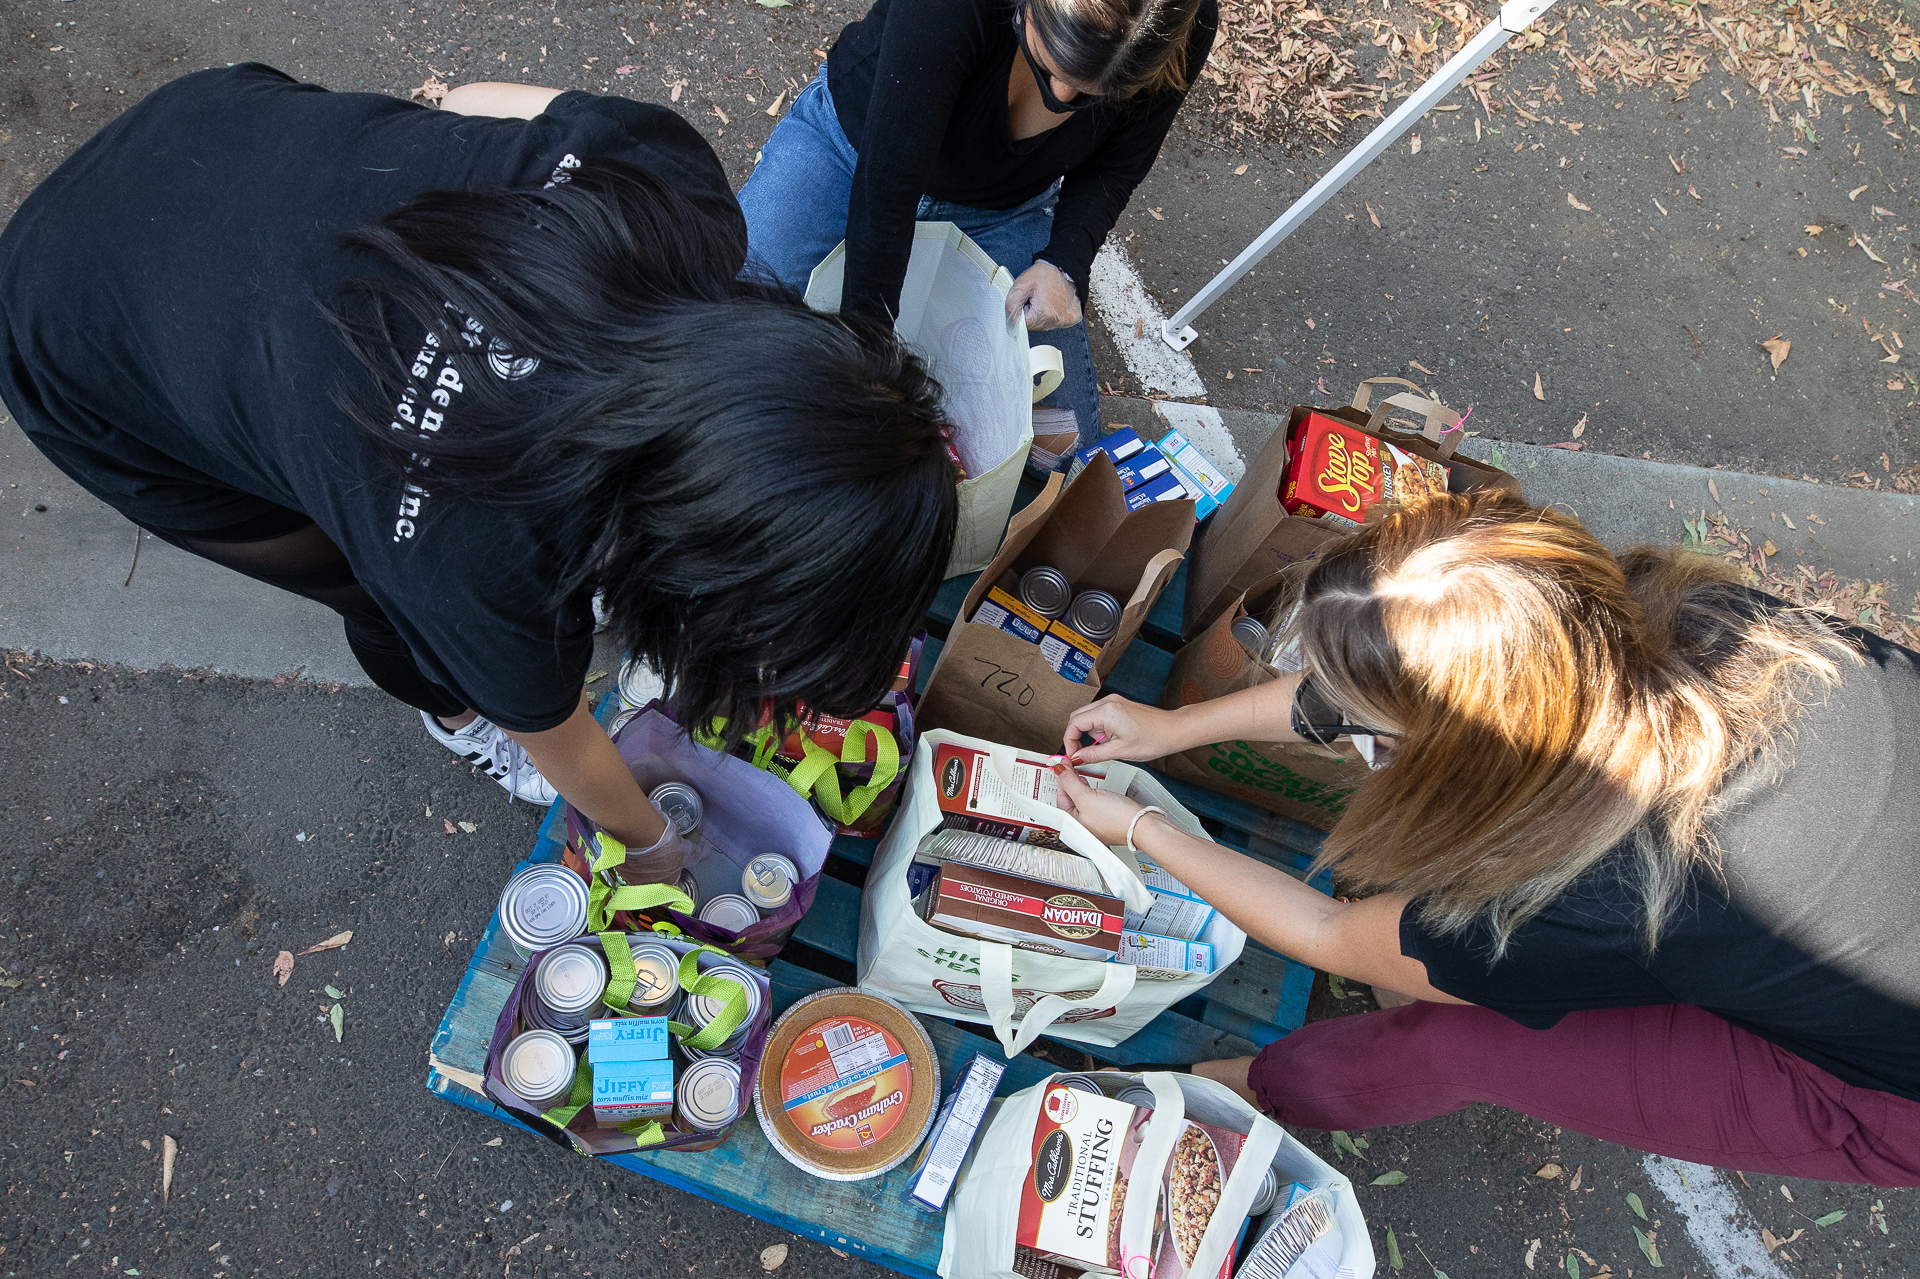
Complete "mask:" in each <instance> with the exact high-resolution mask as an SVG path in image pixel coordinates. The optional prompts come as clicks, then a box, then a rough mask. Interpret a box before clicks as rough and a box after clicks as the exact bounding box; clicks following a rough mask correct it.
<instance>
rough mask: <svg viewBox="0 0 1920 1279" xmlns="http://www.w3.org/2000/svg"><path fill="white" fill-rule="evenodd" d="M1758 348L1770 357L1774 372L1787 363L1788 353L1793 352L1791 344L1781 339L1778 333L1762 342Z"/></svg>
mask: <svg viewBox="0 0 1920 1279" xmlns="http://www.w3.org/2000/svg"><path fill="white" fill-rule="evenodd" d="M1760 346H1761V348H1762V349H1763V350H1765V351H1766V353H1767V354H1768V355H1769V356H1771V357H1772V359H1773V367H1774V369H1775V371H1776V372H1777V371H1778V370H1779V368H1780V366H1781V365H1782V364H1785V363H1786V362H1787V354H1788V352H1790V351H1792V350H1793V343H1791V342H1789V341H1787V340H1786V339H1785V338H1783V337H1781V336H1780V335H1779V334H1778V333H1776V334H1774V335H1773V336H1772V337H1770V338H1768V339H1767V340H1766V341H1764V342H1762V343H1761V344H1760Z"/></svg>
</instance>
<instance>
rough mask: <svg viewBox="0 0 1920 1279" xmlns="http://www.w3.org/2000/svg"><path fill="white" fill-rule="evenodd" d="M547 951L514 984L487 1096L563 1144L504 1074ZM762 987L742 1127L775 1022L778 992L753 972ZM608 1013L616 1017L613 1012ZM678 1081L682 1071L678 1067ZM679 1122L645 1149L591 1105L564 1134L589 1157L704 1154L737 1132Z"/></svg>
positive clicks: (680, 945) (646, 940)
mask: <svg viewBox="0 0 1920 1279" xmlns="http://www.w3.org/2000/svg"><path fill="white" fill-rule="evenodd" d="M573 940H574V941H575V942H579V943H581V944H583V945H587V946H592V947H593V948H594V949H596V950H598V949H600V939H599V938H598V937H597V936H595V935H594V934H592V933H588V934H587V935H586V936H584V937H576V938H574V939H573ZM627 942H628V944H629V945H633V946H640V945H651V944H660V945H664V946H666V947H667V948H668V949H670V950H672V951H674V952H675V953H677V954H682V955H684V954H685V953H686V952H687V951H689V950H692V949H693V943H691V942H686V941H682V940H681V939H679V938H677V937H658V936H655V935H654V934H652V933H632V934H629V935H628V937H627ZM546 953H547V952H546V951H544V950H543V951H540V952H539V953H538V954H535V955H534V956H533V957H532V958H531V959H529V960H528V961H527V966H526V968H525V969H523V970H522V971H521V973H520V978H519V980H518V981H516V982H514V984H513V993H512V994H511V995H509V996H507V1002H506V1006H505V1007H504V1008H502V1009H501V1010H500V1019H499V1020H498V1021H496V1022H495V1023H494V1025H493V1040H492V1042H491V1043H489V1044H488V1045H487V1074H486V1090H487V1096H489V1097H491V1098H492V1099H493V1100H494V1101H496V1102H498V1103H499V1104H500V1105H501V1106H503V1107H505V1108H506V1109H507V1110H509V1111H511V1112H512V1113H513V1115H514V1117H515V1118H516V1119H518V1120H520V1122H521V1123H523V1124H525V1125H526V1126H527V1127H529V1128H531V1129H533V1130H534V1131H535V1132H539V1133H544V1134H545V1135H547V1136H549V1137H552V1138H554V1140H556V1141H558V1140H559V1139H560V1135H561V1131H562V1130H560V1129H558V1128H557V1127H556V1126H555V1125H554V1124H553V1123H552V1122H551V1121H549V1120H548V1119H546V1118H544V1117H543V1116H542V1115H541V1113H540V1112H539V1111H537V1110H535V1109H534V1108H533V1107H532V1106H531V1105H530V1104H529V1103H528V1102H527V1100H526V1098H524V1097H522V1096H520V1094H518V1093H516V1092H514V1091H513V1090H512V1089H511V1088H508V1087H507V1084H506V1080H505V1079H503V1078H502V1077H501V1074H500V1054H501V1052H502V1051H503V1050H504V1049H505V1048H506V1046H507V1044H508V1043H509V1042H510V1041H511V1040H512V1039H513V1037H514V1036H515V1035H517V1034H519V1033H520V1032H521V1031H523V1030H526V1029H529V1027H527V1026H525V1025H523V1024H522V1023H521V1021H520V1001H521V1000H522V999H523V998H525V994H526V989H527V984H528V983H529V982H530V981H532V980H533V972H534V970H535V969H536V968H538V967H539V966H540V959H541V957H542V956H544V955H545V954H546ZM751 976H752V978H753V980H754V981H756V982H758V983H759V986H760V1013H759V1016H758V1017H757V1018H756V1019H755V1020H754V1021H753V1023H752V1024H751V1029H750V1030H749V1031H748V1032H747V1041H746V1043H745V1044H743V1045H742V1046H741V1049H740V1100H739V1103H738V1106H737V1107H736V1109H735V1111H734V1116H733V1121H734V1123H738V1122H739V1121H740V1119H741V1117H742V1116H743V1115H745V1114H746V1113H747V1112H748V1111H750V1110H752V1109H753V1088H754V1080H756V1079H757V1078H758V1077H759V1074H760V1057H761V1054H762V1053H764V1052H765V1051H766V1047H767V1029H768V1027H769V1026H771V1025H772V1023H773V991H772V987H771V985H770V984H769V981H768V978H767V974H766V972H765V971H764V970H762V969H754V970H753V972H752V973H751ZM603 1011H607V1012H608V1014H609V1015H612V1013H611V1010H603ZM674 1073H675V1076H676V1078H677V1077H678V1074H679V1066H678V1064H676V1068H675V1072H674ZM677 1122H678V1121H677V1120H676V1119H668V1120H666V1121H664V1124H663V1127H664V1130H665V1139H664V1140H662V1141H659V1142H657V1143H655V1144H654V1145H651V1146H646V1147H642V1146H640V1145H638V1144H637V1143H636V1142H635V1141H634V1139H633V1138H632V1137H630V1136H628V1135H627V1134H626V1133H623V1132H621V1131H620V1130H619V1129H618V1128H602V1127H600V1126H599V1125H598V1124H597V1123H595V1122H594V1119H593V1106H592V1104H591V1103H589V1104H588V1105H587V1106H586V1107H584V1108H583V1109H582V1110H581V1111H580V1112H579V1113H578V1114H577V1115H575V1116H574V1117H573V1120H572V1121H571V1122H570V1123H568V1124H567V1126H566V1129H565V1130H564V1135H565V1137H566V1141H567V1144H569V1145H570V1146H572V1147H573V1148H574V1149H575V1150H577V1151H579V1152H580V1153H581V1154H583V1155H621V1154H627V1153H629V1152H632V1151H635V1150H641V1149H646V1150H672V1151H676V1152H679V1153H682V1154H697V1153H699V1152H700V1151H702V1150H712V1149H713V1148H714V1147H715V1146H718V1145H719V1144H721V1143H722V1142H724V1141H725V1140H726V1139H727V1137H728V1135H729V1134H730V1133H732V1131H733V1124H728V1125H727V1126H726V1127H725V1128H723V1129H721V1130H720V1131H719V1132H683V1131H681V1130H680V1129H679V1128H678V1127H677V1126H676V1124H677Z"/></svg>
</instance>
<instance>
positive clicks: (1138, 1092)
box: [1113, 1084, 1160, 1110]
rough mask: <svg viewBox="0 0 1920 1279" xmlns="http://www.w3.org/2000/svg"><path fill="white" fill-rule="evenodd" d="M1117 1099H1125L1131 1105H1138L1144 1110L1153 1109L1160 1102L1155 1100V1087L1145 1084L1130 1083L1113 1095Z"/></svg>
mask: <svg viewBox="0 0 1920 1279" xmlns="http://www.w3.org/2000/svg"><path fill="white" fill-rule="evenodd" d="M1113 1099H1114V1100H1115V1101H1124V1102H1126V1103H1127V1104H1128V1105H1129V1106H1138V1107H1140V1108H1141V1109H1143V1110H1152V1109H1153V1108H1154V1107H1155V1106H1157V1105H1159V1104H1160V1103H1159V1102H1158V1101H1156V1100H1154V1096H1153V1089H1151V1088H1149V1087H1147V1086H1146V1085H1145V1084H1129V1085H1127V1086H1126V1087H1125V1088H1122V1089H1121V1090H1120V1091H1119V1092H1117V1093H1115V1094H1114V1095H1113Z"/></svg>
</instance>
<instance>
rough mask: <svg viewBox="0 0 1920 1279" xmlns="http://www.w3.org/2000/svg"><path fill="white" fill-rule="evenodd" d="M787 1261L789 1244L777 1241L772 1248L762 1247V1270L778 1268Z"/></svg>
mask: <svg viewBox="0 0 1920 1279" xmlns="http://www.w3.org/2000/svg"><path fill="white" fill-rule="evenodd" d="M786 1263H787V1245H785V1244H783V1243H777V1244H774V1245H773V1246H772V1247H771V1248H762V1249H761V1250H760V1268H761V1269H762V1270H778V1269H779V1268H780V1267H781V1266H784V1265H785V1264H786Z"/></svg>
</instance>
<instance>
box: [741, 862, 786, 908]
mask: <svg viewBox="0 0 1920 1279" xmlns="http://www.w3.org/2000/svg"><path fill="white" fill-rule="evenodd" d="M799 882H800V868H799V867H798V866H795V865H794V864H793V861H792V859H790V858H787V857H783V856H781V855H780V854H779V853H762V854H760V855H759V856H758V857H756V858H754V859H753V860H752V861H750V862H748V863H747V868H746V869H745V870H743V871H741V872H740V893H741V895H742V896H743V897H745V898H746V899H747V900H748V901H750V902H752V903H753V905H754V908H755V909H756V910H758V911H759V912H760V913H761V914H763V915H771V914H772V913H773V912H774V911H776V910H779V909H780V908H781V907H782V906H784V905H786V904H787V903H788V902H790V901H792V900H793V886H794V885H795V884H797V883H799Z"/></svg>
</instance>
